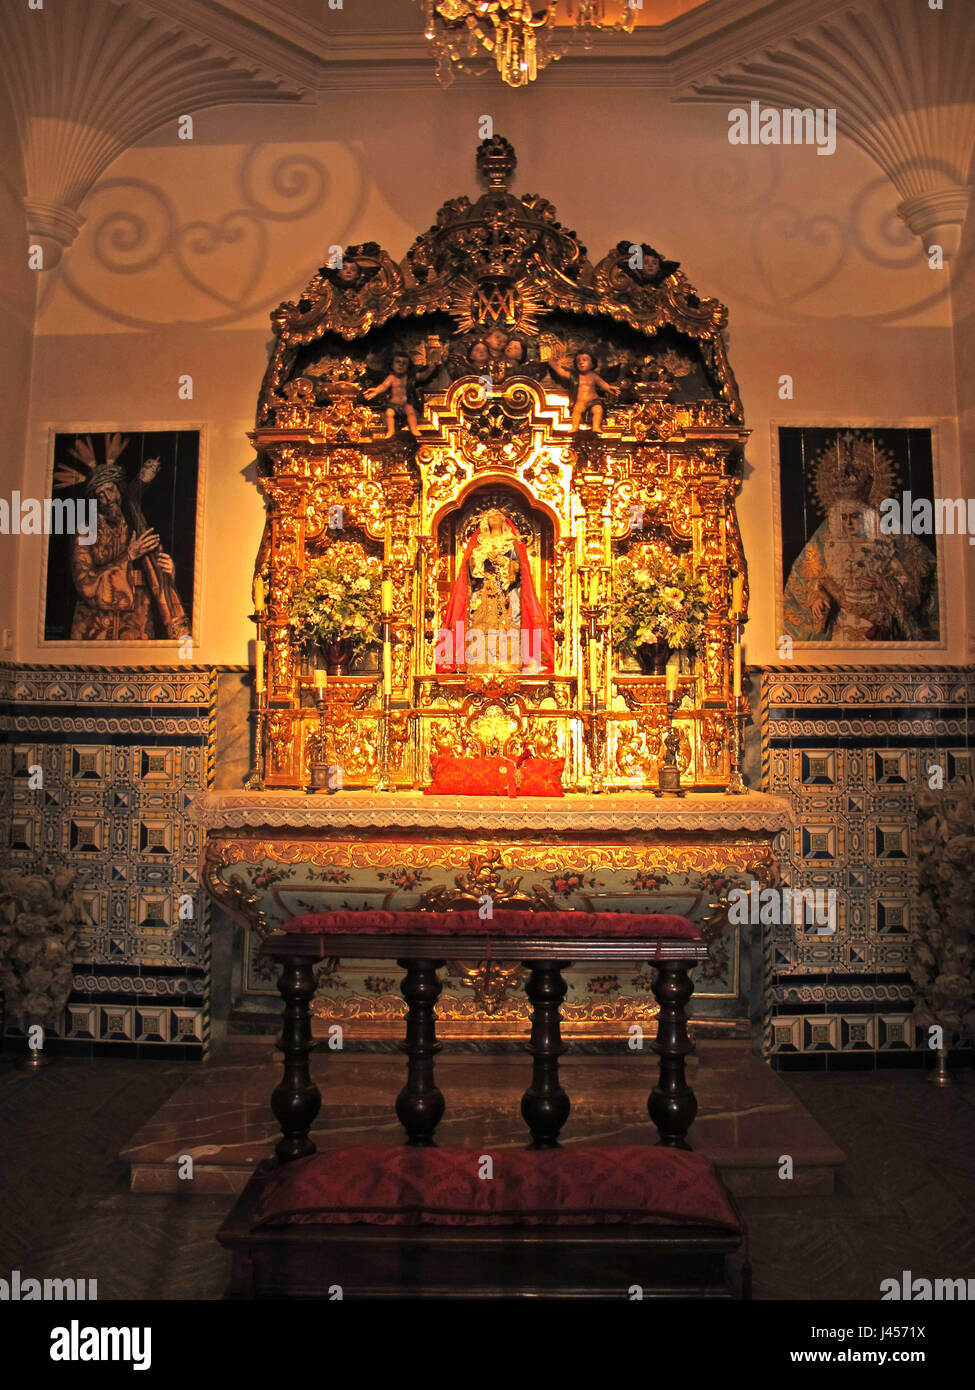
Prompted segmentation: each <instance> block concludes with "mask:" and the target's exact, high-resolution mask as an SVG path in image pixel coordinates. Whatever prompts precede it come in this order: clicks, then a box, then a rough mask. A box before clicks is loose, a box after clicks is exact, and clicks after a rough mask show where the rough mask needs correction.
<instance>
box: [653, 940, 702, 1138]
mask: <svg viewBox="0 0 975 1390" xmlns="http://www.w3.org/2000/svg"><path fill="white" fill-rule="evenodd" d="M687 972H688V962H687V961H684V960H677V961H661V962H660V963H659V964H658V965H657V978H656V980H655V982H654V986H653V992H654V996H655V997H656V1000H657V1003H658V1004H659V1005H660V1013H659V1015H658V1017H657V1041H656V1042H655V1043H654V1045H653V1048H654V1051H655V1052H656V1053H657V1055H658V1056H659V1057H660V1078H659V1080H658V1082H657V1085H656V1086H655V1087H654V1088H653V1090H652V1091H651V1092H650V1097H649V1099H648V1101H647V1110H648V1112H649V1114H650V1118H651V1120H653V1122H654V1124H655V1125H656V1126H657V1133H658V1134H659V1135H660V1143H661V1144H664V1145H666V1146H667V1147H668V1148H672V1149H689V1148H690V1147H691V1146H690V1144H688V1142H687V1139H686V1137H685V1136H686V1134H687V1131H688V1130H689V1129H690V1127H691V1125H692V1124H693V1123H694V1116H695V1115H696V1114H697V1096H695V1094H694V1092H693V1091H692V1090H691V1088H690V1086H688V1084H687V1079H686V1077H685V1075H684V1058H685V1057H686V1056H687V1054H688V1053H689V1052H692V1051H693V1050H694V1048H693V1044H692V1043H691V1040H690V1038H689V1037H688V1035H687V1013H686V1008H685V1006H686V1004H687V1001H688V999H690V997H691V995H692V994H693V993H694V985H693V983H692V982H691V977H690V975H689V974H688V973H687Z"/></svg>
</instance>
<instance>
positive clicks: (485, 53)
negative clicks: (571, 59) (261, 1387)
mask: <svg viewBox="0 0 975 1390" xmlns="http://www.w3.org/2000/svg"><path fill="white" fill-rule="evenodd" d="M419 3H420V4H421V5H422V6H423V10H424V14H425V17H426V28H425V30H424V37H425V38H427V39H429V41H430V42H431V43H432V44H433V46H434V48H435V50H436V53H437V78H438V80H439V82H440V85H441V86H442V87H449V86H450V84H451V82H453V80H454V71H455V68H456V69H459V70H460V71H461V72H465V73H470V74H472V75H474V76H478V77H480V76H483V74H484V73H485V72H487V71H488V69H489V68H490V66H491V62H492V61H493V63H494V65H495V67H496V68H497V70H498V74H499V76H500V77H501V80H502V82H506V83H507V84H508V86H509V87H525V86H527V85H528V83H529V82H534V81H535V78H536V77H537V76H538V74H539V72H540V71H541V70H542V68H544V67H547V66H548V64H549V63H552V62H555V60H556V59H558V58H561V57H563V56H564V54H565V53H566V51H567V50H568V47H569V45H570V44H571V42H572V40H573V39H574V38H576V37H577V36H580V37H581V38H582V40H583V45H584V47H586V48H589V47H590V46H591V43H592V36H593V34H595V33H600V32H614V31H615V32H616V33H622V34H630V33H632V32H633V26H634V24H635V22H636V11H637V9H640V8H642V4H640V3H634V0H551V2H550V3H549V4H541V0H534V3H535V4H538V5H539V6H540V8H538V9H533V8H532V0H419ZM560 15H561V16H564V19H562V20H561V22H559V16H560Z"/></svg>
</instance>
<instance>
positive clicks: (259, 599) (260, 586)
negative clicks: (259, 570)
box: [254, 575, 264, 613]
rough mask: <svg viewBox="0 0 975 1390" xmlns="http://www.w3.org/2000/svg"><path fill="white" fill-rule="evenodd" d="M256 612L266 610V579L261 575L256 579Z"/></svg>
mask: <svg viewBox="0 0 975 1390" xmlns="http://www.w3.org/2000/svg"><path fill="white" fill-rule="evenodd" d="M254 612H255V613H263V612H264V580H263V579H262V578H261V576H260V575H257V576H256V578H255V580H254Z"/></svg>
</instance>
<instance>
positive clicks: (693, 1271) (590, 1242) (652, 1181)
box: [217, 1145, 749, 1299]
mask: <svg viewBox="0 0 975 1390" xmlns="http://www.w3.org/2000/svg"><path fill="white" fill-rule="evenodd" d="M217 1238H218V1240H219V1241H220V1243H221V1245H223V1246H224V1247H225V1248H227V1249H229V1250H230V1251H231V1253H232V1256H233V1272H232V1278H231V1284H230V1287H229V1289H228V1297H231V1298H244V1299H249V1298H289V1299H291V1298H300V1299H329V1298H338V1297H341V1298H344V1299H347V1298H380V1299H389V1298H485V1297H518V1296H524V1295H531V1296H535V1297H539V1296H541V1297H552V1298H574V1297H575V1298H624V1299H633V1298H638V1297H640V1298H644V1299H661V1298H729V1297H732V1296H733V1293H732V1272H731V1257H734V1256H736V1255H737V1254H738V1253H739V1251H740V1250H741V1247H742V1241H743V1228H742V1223H741V1220H740V1217H739V1216H738V1213H737V1211H736V1209H735V1206H734V1203H733V1201H732V1199H731V1196H730V1194H729V1193H728V1191H727V1189H726V1188H725V1187H724V1185H723V1183H722V1182H721V1179H720V1177H719V1176H718V1174H717V1172H716V1171H715V1169H714V1167H713V1165H712V1164H711V1163H710V1161H709V1160H708V1159H706V1158H704V1157H703V1156H702V1155H700V1154H695V1153H691V1152H686V1151H681V1150H676V1149H671V1148H665V1147H662V1146H660V1147H651V1146H649V1145H647V1146H643V1145H640V1146H635V1145H632V1146H625V1147H624V1146H621V1147H615V1148H614V1147H612V1146H596V1145H570V1146H568V1147H565V1148H561V1149H557V1150H542V1151H538V1150H531V1149H496V1150H494V1152H493V1153H487V1152H485V1151H481V1152H479V1151H477V1150H474V1149H438V1148H421V1149H417V1148H410V1147H403V1148H392V1147H388V1148H379V1147H374V1146H363V1147H360V1148H354V1149H332V1150H326V1151H324V1152H322V1153H318V1154H314V1155H312V1156H310V1157H308V1158H304V1159H299V1160H297V1161H296V1162H293V1163H289V1164H286V1165H283V1166H281V1167H278V1168H274V1169H272V1168H265V1169H263V1170H261V1171H259V1172H258V1173H257V1174H255V1176H254V1177H253V1178H252V1179H251V1181H250V1183H249V1184H248V1186H247V1188H246V1189H245V1191H244V1192H243V1193H242V1195H241V1197H240V1199H239V1200H238V1202H237V1205H236V1206H235V1207H234V1209H233V1211H232V1212H231V1214H230V1216H229V1217H228V1219H227V1221H226V1222H225V1223H224V1225H223V1227H222V1228H221V1230H220V1232H219V1234H218V1237H217ZM740 1292H741V1294H742V1296H745V1297H748V1296H749V1289H748V1286H747V1270H746V1271H744V1272H743V1273H742V1277H741V1286H740Z"/></svg>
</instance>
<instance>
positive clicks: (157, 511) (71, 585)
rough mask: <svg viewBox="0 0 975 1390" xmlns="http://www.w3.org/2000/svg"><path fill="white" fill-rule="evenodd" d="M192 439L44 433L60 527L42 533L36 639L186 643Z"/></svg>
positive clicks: (196, 454)
mask: <svg viewBox="0 0 975 1390" xmlns="http://www.w3.org/2000/svg"><path fill="white" fill-rule="evenodd" d="M201 443H202V431H201V430H200V429H198V428H197V429H167V428H159V429H131V430H126V429H100V430H99V429H90V428H89V429H78V430H53V431H52V444H51V452H52V459H53V463H52V473H51V488H50V496H51V498H52V513H53V512H54V510H55V507H56V506H57V504H58V503H59V502H60V506H59V507H58V508H57V509H58V513H59V516H60V517H61V518H62V519H63V521H64V522H65V524H64V525H58V526H52V527H51V528H50V534H49V536H48V549H47V565H46V571H45V576H44V581H43V583H42V593H43V604H44V606H43V615H42V631H41V640H42V642H45V643H56V644H58V645H59V646H61V645H72V646H73V645H76V644H85V645H88V644H89V643H93V642H104V643H117V644H129V643H136V642H152V643H173V642H176V643H185V642H186V641H187V640H188V639H189V640H193V638H194V634H195V633H196V622H195V613H196V609H197V607H198V600H199V594H198V587H199V586H198V579H197V575H198V565H197V558H198V555H197V552H198V540H199V536H200V527H199V517H198V510H199V500H200V481H201V478H200V475H201V461H202V450H201ZM72 520H73V523H74V524H69V523H71V522H72Z"/></svg>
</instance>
